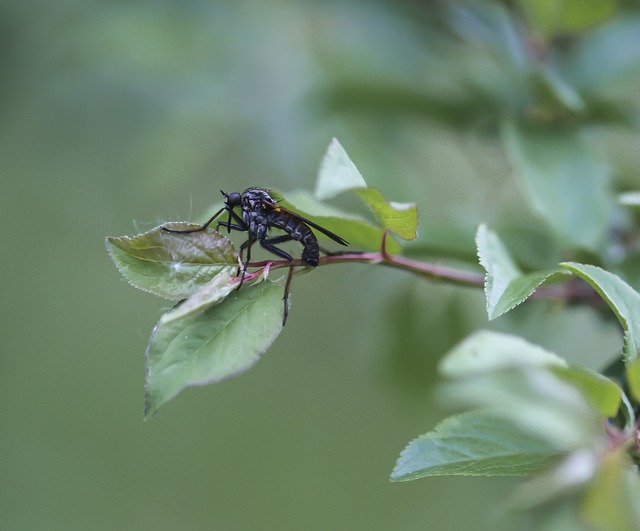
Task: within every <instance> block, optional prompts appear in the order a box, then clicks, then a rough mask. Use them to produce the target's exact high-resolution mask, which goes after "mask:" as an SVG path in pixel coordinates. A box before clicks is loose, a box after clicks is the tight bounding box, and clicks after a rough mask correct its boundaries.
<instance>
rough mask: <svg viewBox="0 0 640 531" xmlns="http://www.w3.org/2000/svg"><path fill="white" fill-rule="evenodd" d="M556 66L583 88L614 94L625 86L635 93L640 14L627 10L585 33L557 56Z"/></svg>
mask: <svg viewBox="0 0 640 531" xmlns="http://www.w3.org/2000/svg"><path fill="white" fill-rule="evenodd" d="M576 1H578V2H580V0H576ZM590 1H593V2H598V3H600V0H590ZM580 3H581V2H580ZM606 3H607V2H603V3H602V4H603V5H605V4H606ZM556 69H557V70H558V71H559V72H562V75H563V77H564V78H565V79H566V80H568V82H569V83H571V85H572V86H574V87H578V88H579V89H581V90H582V91H585V92H591V93H598V94H601V95H608V96H609V97H613V96H614V95H617V96H619V95H620V93H621V88H623V89H625V91H627V92H629V94H630V95H631V96H634V95H635V94H636V93H637V90H636V87H637V81H638V76H640V17H639V16H637V15H636V16H633V15H631V14H630V13H625V15H624V16H623V17H618V18H615V19H613V20H611V22H609V23H607V24H604V25H602V26H601V27H599V28H597V29H594V30H593V31H590V32H589V33H587V34H585V35H583V36H582V37H581V38H580V39H578V40H577V41H576V42H575V43H573V45H572V46H571V47H569V48H568V50H567V51H566V52H564V53H563V54H562V55H558V56H557V66H556Z"/></svg>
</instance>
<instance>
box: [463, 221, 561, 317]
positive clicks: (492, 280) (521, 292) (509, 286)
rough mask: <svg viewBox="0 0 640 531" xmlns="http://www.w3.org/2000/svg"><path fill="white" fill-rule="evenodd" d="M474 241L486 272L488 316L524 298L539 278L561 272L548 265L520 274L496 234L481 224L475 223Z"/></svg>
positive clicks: (553, 275) (512, 305) (545, 277)
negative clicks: (541, 269) (543, 268)
mask: <svg viewBox="0 0 640 531" xmlns="http://www.w3.org/2000/svg"><path fill="white" fill-rule="evenodd" d="M476 245H477V247H478V257H479V259H480V265H482V267H484V269H485V271H486V272H487V275H486V280H485V285H484V291H485V296H486V299H487V314H488V316H489V320H493V319H495V318H496V317H499V316H501V315H502V314H504V313H506V312H508V311H509V310H512V309H513V308H515V307H516V306H517V305H518V304H521V303H522V302H524V301H525V300H527V299H528V298H529V297H530V296H531V294H532V293H533V292H534V291H535V290H536V289H537V288H538V287H539V286H540V285H541V284H542V283H543V282H545V281H547V280H550V279H552V280H553V279H556V278H558V277H560V276H563V275H564V274H565V272H564V271H563V270H562V269H550V270H546V271H536V272H534V273H529V274H527V275H523V274H522V272H521V271H520V270H519V269H518V267H517V266H516V264H515V262H514V261H513V259H512V258H511V256H510V255H509V252H508V251H507V249H506V247H505V246H504V244H503V243H502V241H501V240H500V238H499V237H498V235H497V234H496V233H495V232H493V231H490V230H489V229H488V228H487V227H486V225H484V224H482V225H480V226H479V227H478V233H477V235H476Z"/></svg>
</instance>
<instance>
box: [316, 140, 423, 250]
mask: <svg viewBox="0 0 640 531" xmlns="http://www.w3.org/2000/svg"><path fill="white" fill-rule="evenodd" d="M347 190H352V191H353V192H355V193H356V194H357V195H358V196H359V197H360V198H361V199H362V200H363V201H364V202H365V203H366V204H367V206H368V207H369V208H370V209H371V210H372V211H373V213H374V214H375V216H376V218H377V219H378V221H379V222H380V225H381V226H382V228H383V229H388V230H391V231H393V232H395V233H396V234H398V235H399V236H400V237H401V238H403V239H405V240H412V239H414V238H415V237H416V236H417V235H418V232H417V231H418V210H417V207H416V205H415V203H392V202H389V201H387V200H386V199H385V198H384V196H383V195H382V192H380V191H379V190H376V189H375V188H368V187H367V183H366V182H365V180H364V179H363V177H362V175H361V174H360V172H359V171H358V169H357V168H356V166H355V164H354V163H353V162H352V161H351V159H350V158H349V155H347V153H346V151H345V150H344V148H343V147H342V146H341V145H340V143H339V142H338V140H337V139H335V138H334V139H333V140H332V141H331V144H329V148H328V149H327V152H326V154H325V156H324V158H323V159H322V163H321V164H320V172H319V174H318V180H317V181H316V190H315V196H316V198H317V199H319V200H324V199H329V198H331V197H334V196H336V195H338V194H340V193H342V192H345V191H347Z"/></svg>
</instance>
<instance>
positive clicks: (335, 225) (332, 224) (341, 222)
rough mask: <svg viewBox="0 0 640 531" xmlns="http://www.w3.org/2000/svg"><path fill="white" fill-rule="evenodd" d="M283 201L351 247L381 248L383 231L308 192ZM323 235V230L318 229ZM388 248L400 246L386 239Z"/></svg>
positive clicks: (291, 194) (392, 248)
mask: <svg viewBox="0 0 640 531" xmlns="http://www.w3.org/2000/svg"><path fill="white" fill-rule="evenodd" d="M282 204H283V205H284V206H285V207H287V208H290V209H291V210H293V211H295V212H298V213H299V214H301V215H302V216H304V217H305V218H309V219H311V221H315V222H316V223H317V224H318V225H320V226H321V227H324V228H326V229H328V230H330V231H331V232H334V233H336V234H338V235H339V236H341V237H342V238H344V239H345V240H347V241H348V242H349V247H351V248H354V249H364V250H367V251H377V250H379V249H380V245H381V242H382V236H383V234H384V230H383V229H381V228H379V227H375V226H374V225H371V224H370V223H367V222H366V221H364V220H362V219H361V218H359V217H357V216H354V215H352V214H347V213H344V212H342V211H341V210H339V209H337V208H334V207H330V206H328V205H326V204H324V203H321V202H319V201H317V200H316V199H314V198H313V197H311V196H310V195H309V194H307V193H306V192H302V191H301V192H292V193H289V194H287V199H286V200H285V201H283V202H282ZM316 234H318V235H319V236H320V237H323V236H322V234H321V233H319V232H317V233H316ZM387 249H388V251H389V252H390V253H392V254H395V253H398V252H399V251H400V246H399V245H398V244H397V242H395V241H394V240H393V239H391V238H389V239H388V240H387Z"/></svg>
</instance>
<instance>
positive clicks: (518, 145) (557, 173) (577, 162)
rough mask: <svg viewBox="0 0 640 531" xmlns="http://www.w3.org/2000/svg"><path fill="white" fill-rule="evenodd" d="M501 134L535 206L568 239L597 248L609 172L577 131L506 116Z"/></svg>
mask: <svg viewBox="0 0 640 531" xmlns="http://www.w3.org/2000/svg"><path fill="white" fill-rule="evenodd" d="M503 137H504V143H505V147H506V149H507V153H508V155H509V158H510V159H511V163H512V164H513V167H514V169H515V171H516V174H517V175H518V176H519V177H520V178H521V180H522V183H523V185H524V188H525V190H526V191H527V195H528V197H529V199H530V201H531V203H532V204H533V206H534V208H535V209H536V210H537V211H538V212H539V213H540V214H541V215H542V216H543V217H544V218H545V219H546V220H547V222H548V223H549V224H550V225H551V227H552V228H553V229H554V231H555V232H556V233H557V234H558V235H560V236H561V237H562V238H563V239H564V240H565V241H566V242H568V243H570V244H571V245H575V246H581V247H585V248H588V249H593V250H597V249H598V247H599V246H600V245H601V244H602V242H603V240H604V237H605V231H606V228H607V227H608V226H609V218H610V215H611V212H612V208H611V206H612V201H611V200H610V197H609V189H608V187H607V176H608V170H607V169H606V168H605V167H604V166H603V165H602V164H601V163H600V162H599V161H598V160H596V159H595V158H594V155H593V153H594V149H592V148H591V147H590V146H589V144H588V143H587V142H586V140H585V139H584V138H583V136H582V135H581V133H580V132H579V131H578V130H572V129H562V128H550V127H547V128H538V129H535V128H526V127H524V126H522V125H520V124H516V123H515V122H514V121H513V120H507V121H505V122H504V124H503Z"/></svg>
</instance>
